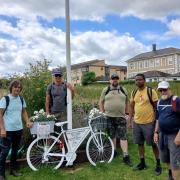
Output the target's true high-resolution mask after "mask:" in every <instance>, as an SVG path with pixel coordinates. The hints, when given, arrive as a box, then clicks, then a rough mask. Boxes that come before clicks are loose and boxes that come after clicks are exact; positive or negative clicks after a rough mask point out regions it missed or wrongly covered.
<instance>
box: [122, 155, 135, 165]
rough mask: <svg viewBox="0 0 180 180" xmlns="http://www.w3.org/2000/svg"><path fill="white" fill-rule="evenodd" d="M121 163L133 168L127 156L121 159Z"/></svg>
mask: <svg viewBox="0 0 180 180" xmlns="http://www.w3.org/2000/svg"><path fill="white" fill-rule="evenodd" d="M123 162H124V163H125V164H126V165H128V166H129V167H132V166H133V165H132V162H131V160H130V157H129V156H125V157H123Z"/></svg>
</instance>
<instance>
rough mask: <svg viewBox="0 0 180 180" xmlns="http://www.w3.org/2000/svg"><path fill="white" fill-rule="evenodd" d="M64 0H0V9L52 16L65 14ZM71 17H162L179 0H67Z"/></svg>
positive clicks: (175, 11) (179, 6)
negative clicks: (68, 0) (112, 15)
mask: <svg viewBox="0 0 180 180" xmlns="http://www.w3.org/2000/svg"><path fill="white" fill-rule="evenodd" d="M64 2H65V0H53V1H50V0H38V1H37V0H26V1H21V0H13V1H12V0H0V4H1V6H0V12H1V14H4V15H9V16H16V17H19V18H23V19H34V18H36V16H41V17H44V18H45V19H48V20H51V19H54V18H57V17H64V15H65V4H64ZM70 8H71V9H70V12H71V18H72V19H86V20H87V19H89V20H97V21H102V20H103V18H104V17H105V16H106V15H109V14H116V15H119V16H135V17H139V18H142V19H160V20H165V19H166V17H167V16H168V15H180V1H179V0H171V1H169V0H159V1H155V0H148V1H142V0H134V1H132V0H126V1H112V0H99V1H97V0H91V1H90V0H78V1H75V0H70Z"/></svg>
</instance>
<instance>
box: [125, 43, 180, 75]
mask: <svg viewBox="0 0 180 180" xmlns="http://www.w3.org/2000/svg"><path fill="white" fill-rule="evenodd" d="M147 71H161V72H164V73H168V74H175V73H178V72H180V49H178V48H173V47H170V48H164V49H159V50H157V49H156V44H153V45H152V51H150V52H146V53H142V54H139V55H137V56H135V57H133V58H131V59H129V60H127V77H128V78H131V77H134V76H135V75H136V74H137V73H144V72H147Z"/></svg>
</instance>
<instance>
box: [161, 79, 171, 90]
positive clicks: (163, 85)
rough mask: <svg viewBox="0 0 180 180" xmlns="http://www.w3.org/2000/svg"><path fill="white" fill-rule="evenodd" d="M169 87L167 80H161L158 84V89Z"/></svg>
mask: <svg viewBox="0 0 180 180" xmlns="http://www.w3.org/2000/svg"><path fill="white" fill-rule="evenodd" d="M169 87H170V85H169V83H168V82H167V81H162V82H160V83H159V84H158V89H168V88H169Z"/></svg>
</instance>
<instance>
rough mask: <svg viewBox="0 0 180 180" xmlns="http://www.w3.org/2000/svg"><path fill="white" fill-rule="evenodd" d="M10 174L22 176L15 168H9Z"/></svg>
mask: <svg viewBox="0 0 180 180" xmlns="http://www.w3.org/2000/svg"><path fill="white" fill-rule="evenodd" d="M10 174H11V175H13V176H15V177H18V176H22V174H21V173H18V172H17V171H16V170H11V171H10Z"/></svg>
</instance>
